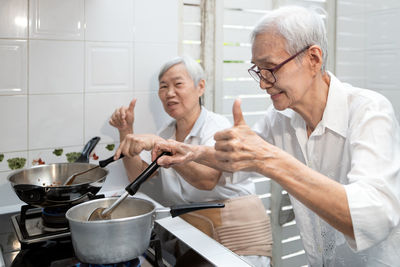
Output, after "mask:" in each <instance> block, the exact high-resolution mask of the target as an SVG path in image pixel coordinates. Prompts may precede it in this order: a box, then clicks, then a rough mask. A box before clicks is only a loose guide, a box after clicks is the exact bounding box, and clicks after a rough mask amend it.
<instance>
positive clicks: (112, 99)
mask: <svg viewBox="0 0 400 267" xmlns="http://www.w3.org/2000/svg"><path fill="white" fill-rule="evenodd" d="M132 98H133V92H129V93H104V94H86V96H85V121H86V123H85V140H88V141H89V140H90V138H92V137H93V136H99V137H100V138H101V141H102V142H113V141H119V135H118V131H117V130H116V129H115V128H114V127H112V126H111V125H109V123H108V120H109V117H110V115H111V114H112V113H113V112H114V111H115V109H117V108H118V107H120V106H122V105H129V102H130V100H131V99H132ZM104 104H106V105H104Z"/></svg>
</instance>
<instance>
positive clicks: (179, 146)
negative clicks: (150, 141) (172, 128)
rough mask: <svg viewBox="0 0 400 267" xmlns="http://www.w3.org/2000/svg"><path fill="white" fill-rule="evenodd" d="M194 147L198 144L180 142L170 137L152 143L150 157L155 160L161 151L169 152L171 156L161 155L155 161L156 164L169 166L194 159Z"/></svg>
mask: <svg viewBox="0 0 400 267" xmlns="http://www.w3.org/2000/svg"><path fill="white" fill-rule="evenodd" d="M196 148H198V146H194V145H189V144H185V143H181V142H178V141H175V140H172V139H169V140H167V141H160V142H157V143H156V144H155V145H154V149H153V151H152V159H153V160H155V158H156V157H157V156H158V155H159V154H160V153H161V152H163V151H168V152H171V154H172V155H171V156H162V157H161V158H159V159H158V161H157V163H158V165H160V166H162V167H164V168H169V167H171V166H172V165H176V164H184V163H187V162H189V161H194V160H195V159H196Z"/></svg>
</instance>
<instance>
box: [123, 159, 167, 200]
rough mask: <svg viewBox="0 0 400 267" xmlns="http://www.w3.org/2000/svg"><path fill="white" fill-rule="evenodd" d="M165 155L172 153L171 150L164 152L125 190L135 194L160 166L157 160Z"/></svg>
mask: <svg viewBox="0 0 400 267" xmlns="http://www.w3.org/2000/svg"><path fill="white" fill-rule="evenodd" d="M164 155H171V153H170V152H166V151H164V152H162V153H161V154H160V155H159V156H158V157H157V158H156V159H155V160H154V161H153V162H152V163H151V164H150V165H149V166H148V167H147V168H146V169H145V170H144V171H143V172H142V173H141V174H140V175H139V176H138V177H137V178H136V179H135V181H133V182H132V183H130V184H129V185H128V186H127V187H125V190H126V191H127V192H128V193H129V195H131V196H133V195H134V194H136V192H137V191H138V190H139V187H140V186H141V185H142V184H143V183H144V182H145V181H146V180H147V179H149V178H150V176H151V175H152V174H153V173H154V172H155V171H156V170H157V169H158V167H160V165H158V164H157V160H158V159H159V158H160V157H162V156H164Z"/></svg>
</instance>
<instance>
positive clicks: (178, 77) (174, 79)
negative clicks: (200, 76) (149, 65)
mask: <svg viewBox="0 0 400 267" xmlns="http://www.w3.org/2000/svg"><path fill="white" fill-rule="evenodd" d="M172 80H173V81H176V80H183V77H182V76H176V77H173V78H172ZM160 83H167V82H166V81H164V80H161V81H160Z"/></svg>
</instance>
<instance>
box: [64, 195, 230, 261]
mask: <svg viewBox="0 0 400 267" xmlns="http://www.w3.org/2000/svg"><path fill="white" fill-rule="evenodd" d="M117 199H118V198H117V197H112V198H104V199H97V200H93V201H88V202H85V203H82V204H79V205H77V206H75V207H73V208H71V209H69V210H68V211H67V213H66V218H67V219H68V221H69V226H70V231H71V237H72V245H73V247H74V250H75V255H76V256H77V257H78V259H79V260H81V261H82V262H84V263H90V264H111V263H118V262H124V261H128V260H132V259H134V258H137V257H139V256H140V255H142V254H143V253H144V252H145V251H146V249H147V247H148V246H149V242H150V235H151V230H152V229H153V225H154V220H155V219H159V218H162V217H165V216H167V214H166V213H168V214H171V215H172V217H175V216H178V215H181V214H184V213H187V212H191V211H195V210H199V209H206V208H222V207H224V204H219V203H217V204H210V203H195V204H188V205H178V206H174V207H170V208H163V209H156V208H155V205H154V204H153V203H152V202H151V201H148V200H144V199H140V198H132V197H129V198H127V199H125V200H124V201H123V202H121V204H120V205H119V206H118V207H117V208H116V209H115V210H114V211H113V213H112V215H111V219H110V220H101V221H88V216H89V214H91V213H92V212H93V210H95V209H96V208H99V207H103V208H107V207H109V206H110V205H111V204H112V203H113V202H114V201H116V200H117Z"/></svg>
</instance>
